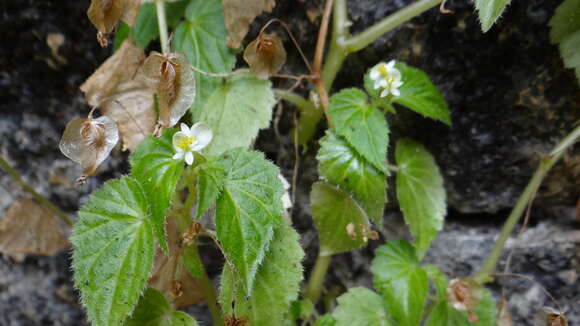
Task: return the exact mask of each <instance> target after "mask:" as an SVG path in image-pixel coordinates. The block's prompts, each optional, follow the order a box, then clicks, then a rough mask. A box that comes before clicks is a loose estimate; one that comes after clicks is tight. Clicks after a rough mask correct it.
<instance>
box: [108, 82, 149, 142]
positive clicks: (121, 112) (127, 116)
mask: <svg viewBox="0 0 580 326" xmlns="http://www.w3.org/2000/svg"><path fill="white" fill-rule="evenodd" d="M101 112H103V114H104V115H106V116H108V117H110V118H111V119H113V120H115V122H116V123H117V127H118V128H119V134H120V135H121V139H122V140H123V150H127V149H128V150H130V151H133V150H134V149H135V148H137V145H139V143H140V142H141V141H142V140H143V139H145V137H146V136H148V135H151V134H152V133H153V129H154V128H155V121H156V117H157V112H156V111H155V103H154V99H153V93H152V92H151V89H150V88H149V87H147V86H146V85H145V84H144V83H143V82H142V81H141V80H140V79H139V78H136V79H134V80H129V81H126V82H124V83H122V84H119V85H118V86H117V89H116V93H115V95H113V96H111V97H110V99H109V100H108V101H106V102H105V103H104V104H103V105H101Z"/></svg>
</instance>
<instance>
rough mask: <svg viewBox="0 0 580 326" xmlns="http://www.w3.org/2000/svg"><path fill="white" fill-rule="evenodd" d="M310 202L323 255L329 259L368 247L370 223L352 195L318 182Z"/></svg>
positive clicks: (313, 186) (313, 188) (311, 194)
mask: <svg viewBox="0 0 580 326" xmlns="http://www.w3.org/2000/svg"><path fill="white" fill-rule="evenodd" d="M310 202H311V207H312V217H313V218H314V224H316V229H318V235H319V237H320V255H323V256H329V255H333V254H337V253H340V252H345V251H350V250H354V249H358V248H360V247H363V246H365V245H366V232H367V231H369V230H370V223H369V220H368V217H367V215H366V213H365V211H364V210H363V209H362V208H361V207H360V206H359V205H358V203H357V202H356V201H355V200H354V199H353V198H352V197H351V196H350V194H349V193H347V192H345V191H344V190H341V189H339V188H337V187H336V186H334V185H332V184H330V183H326V182H322V181H319V182H316V183H314V184H313V185H312V192H311V193H310ZM349 225H351V226H350V227H349ZM349 228H351V230H349Z"/></svg>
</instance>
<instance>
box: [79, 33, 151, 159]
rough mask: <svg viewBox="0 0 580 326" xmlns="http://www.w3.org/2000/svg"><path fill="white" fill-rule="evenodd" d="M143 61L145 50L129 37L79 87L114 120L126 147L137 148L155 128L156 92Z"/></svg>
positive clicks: (87, 97)
mask: <svg viewBox="0 0 580 326" xmlns="http://www.w3.org/2000/svg"><path fill="white" fill-rule="evenodd" d="M144 60H145V54H144V53H143V50H141V48H139V47H138V46H136V45H135V43H134V42H133V40H131V39H126V40H125V41H123V43H122V44H121V47H120V48H119V49H118V50H117V52H115V54H113V55H112V56H111V57H110V58H109V59H107V61H105V62H104V63H103V64H102V65H101V66H100V67H99V69H97V70H96V71H95V72H94V73H93V74H92V75H91V76H90V77H89V78H88V79H87V80H86V81H85V82H84V83H83V84H82V85H81V87H80V89H81V90H82V91H83V92H84V93H85V98H86V100H87V102H88V103H89V104H90V105H92V106H93V107H97V106H99V107H100V108H101V112H103V114H104V115H106V116H108V117H110V118H111V119H113V120H114V121H115V123H116V124H117V127H118V128H119V133H120V134H121V137H122V139H123V150H125V149H129V150H131V151H132V150H134V149H135V148H136V147H137V145H138V144H139V143H140V142H141V140H143V139H144V138H145V136H147V135H150V134H151V133H152V132H153V128H154V127H155V118H156V116H157V113H156V111H155V106H154V98H153V91H152V90H151V89H150V88H149V87H147V85H146V83H145V82H144V80H143V75H142V74H140V73H139V67H141V64H142V63H143V61H144Z"/></svg>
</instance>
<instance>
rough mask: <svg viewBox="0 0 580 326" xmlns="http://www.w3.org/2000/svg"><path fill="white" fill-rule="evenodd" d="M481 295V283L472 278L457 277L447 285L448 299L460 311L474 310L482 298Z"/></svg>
mask: <svg viewBox="0 0 580 326" xmlns="http://www.w3.org/2000/svg"><path fill="white" fill-rule="evenodd" d="M481 295H482V288H481V285H480V284H479V283H477V282H476V281H474V280H473V279H471V278H462V279H458V278H455V279H452V280H451V281H450V282H449V285H448V286H447V301H449V303H450V304H451V305H452V306H453V308H455V309H457V310H459V311H467V312H469V311H472V310H474V309H475V308H476V307H477V305H478V304H479V301H480V300H481Z"/></svg>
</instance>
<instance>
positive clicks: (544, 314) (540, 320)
mask: <svg viewBox="0 0 580 326" xmlns="http://www.w3.org/2000/svg"><path fill="white" fill-rule="evenodd" d="M536 325H538V326H568V320H567V319H566V316H564V314H563V313H562V312H560V311H558V310H556V309H553V308H550V307H543V308H542V310H540V312H539V313H538V315H537V318H536Z"/></svg>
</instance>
